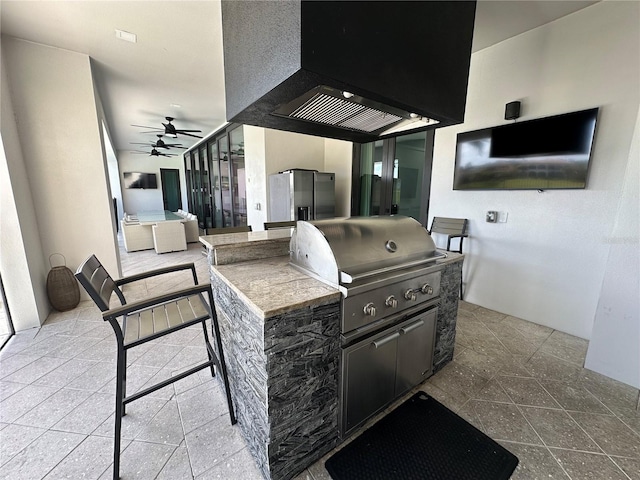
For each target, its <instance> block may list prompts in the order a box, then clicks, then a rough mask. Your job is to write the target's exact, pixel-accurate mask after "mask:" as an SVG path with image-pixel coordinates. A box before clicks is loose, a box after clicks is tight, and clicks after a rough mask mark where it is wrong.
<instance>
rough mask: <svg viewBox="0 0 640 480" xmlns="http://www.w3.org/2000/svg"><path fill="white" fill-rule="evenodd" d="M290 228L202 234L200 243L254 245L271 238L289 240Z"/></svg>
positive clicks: (205, 244) (208, 246)
mask: <svg viewBox="0 0 640 480" xmlns="http://www.w3.org/2000/svg"><path fill="white" fill-rule="evenodd" d="M292 230H293V229H291V228H277V229H273V230H265V231H262V232H247V233H223V234H219V235H202V236H201V237H200V243H202V244H203V245H204V246H205V247H207V248H216V247H220V246H225V245H234V246H241V245H255V244H258V243H260V242H271V241H273V240H282V241H287V242H288V241H289V239H290V238H291V231H292Z"/></svg>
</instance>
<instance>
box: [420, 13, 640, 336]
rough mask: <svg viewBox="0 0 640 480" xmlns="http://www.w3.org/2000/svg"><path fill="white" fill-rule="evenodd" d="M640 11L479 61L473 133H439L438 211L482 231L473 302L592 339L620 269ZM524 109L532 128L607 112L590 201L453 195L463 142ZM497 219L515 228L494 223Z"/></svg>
mask: <svg viewBox="0 0 640 480" xmlns="http://www.w3.org/2000/svg"><path fill="white" fill-rule="evenodd" d="M639 9H640V4H639V3H638V2H610V1H605V2H601V3H598V4H596V5H593V6H591V7H588V8H585V9H583V10H580V11H578V12H576V13H574V14H572V15H569V16H567V17H564V18H561V19H559V20H557V21H554V22H552V23H550V24H547V25H545V26H542V27H540V28H537V29H535V30H532V31H530V32H527V33H524V34H522V35H519V36H517V37H515V38H512V39H509V40H506V41H504V42H501V43H499V44H497V45H495V46H492V47H489V48H487V49H485V50H482V51H480V52H477V53H475V54H473V55H472V60H471V70H470V77H469V88H468V100H467V108H466V116H465V123H464V124H462V125H457V126H454V127H449V128H443V129H441V130H438V131H437V133H436V137H435V152H434V169H433V183H432V196H431V211H430V216H434V215H437V216H449V217H464V218H468V219H469V220H470V238H469V239H468V240H467V241H465V253H467V257H466V260H465V267H464V280H465V285H466V293H465V300H468V301H469V302H472V303H476V304H479V305H482V306H484V307H488V308H491V309H495V310H497V311H500V312H503V313H506V314H510V315H515V316H517V317H520V318H523V319H526V320H531V321H534V322H537V323H540V324H544V325H548V326H550V327H553V328H556V329H558V330H561V331H564V332H568V333H570V334H573V335H577V336H579V337H582V338H586V339H589V338H591V336H592V327H593V321H594V317H595V314H596V307H597V305H598V299H599V297H600V294H601V288H602V282H603V278H604V276H605V272H606V271H607V269H608V268H614V269H615V268H616V267H615V266H614V265H613V263H611V262H609V261H608V258H609V238H610V237H611V235H612V231H613V229H614V222H615V219H616V212H617V209H618V206H619V203H620V199H621V194H622V186H623V184H624V178H625V172H626V171H627V165H628V163H629V149H630V145H631V139H632V134H633V129H634V125H635V121H636V116H637V113H638V106H639V94H640V89H638V85H639V84H640V78H639V77H640V75H639V73H640V65H639V59H640V42H639V39H640V31H639V28H640V26H639V22H638V18H639V14H640V12H639ZM513 100H521V101H522V117H521V118H520V121H524V120H529V119H533V118H538V117H544V116H549V115H554V114H559V113H564V112H570V111H575V110H581V109H585V108H590V107H595V106H599V107H600V117H599V120H598V126H597V131H596V138H595V143H594V150H593V157H592V163H591V171H590V176H589V180H588V185H587V188H586V189H585V190H556V191H553V190H551V191H545V192H544V193H537V192H535V191H453V190H452V183H453V169H454V161H455V148H456V147H455V145H456V134H457V133H458V132H464V131H470V130H476V129H479V128H484V127H490V126H495V125H499V124H502V123H506V121H505V120H503V113H504V105H505V104H506V103H508V102H510V101H513ZM636 181H637V178H636ZM487 210H497V211H501V212H507V213H508V221H507V223H498V224H490V223H485V221H484V218H485V213H486V211H487ZM620 273H621V274H623V275H626V274H628V272H623V271H621V272H620ZM614 274H615V273H614Z"/></svg>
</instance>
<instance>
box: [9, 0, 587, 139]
mask: <svg viewBox="0 0 640 480" xmlns="http://www.w3.org/2000/svg"><path fill="white" fill-rule="evenodd" d="M593 3H596V2H594V1H573V0H572V1H526V0H522V1H519V0H510V1H493V0H480V1H479V2H478V6H477V10H476V25H475V31H474V40H473V50H474V51H477V50H480V49H482V48H486V47H488V46H490V45H494V44H496V43H498V42H500V41H502V40H505V39H507V38H510V37H513V36H515V35H518V34H520V33H522V32H525V31H527V30H531V29H532V28H535V27H538V26H540V25H543V24H545V23H548V22H550V21H553V20H555V19H557V18H560V17H562V16H565V15H567V14H570V13H572V12H575V11H577V10H580V9H581V8H584V7H586V6H589V5H591V4H593ZM0 15H1V23H0V29H1V31H2V34H3V35H10V36H14V37H18V38H22V39H25V40H30V41H33V42H37V43H42V44H45V45H50V46H54V47H58V48H63V49H66V50H72V51H75V52H80V53H84V54H86V55H89V56H90V57H91V59H92V61H93V63H94V67H95V68H94V74H95V80H96V84H97V85H98V90H99V92H100V96H101V98H102V102H103V104H104V108H105V114H106V116H107V121H108V123H109V128H110V130H111V133H112V136H113V138H112V140H113V142H114V147H115V149H116V150H131V149H136V148H137V147H136V146H134V145H131V143H130V142H147V141H148V142H153V141H155V140H157V138H156V137H155V136H154V135H152V134H143V133H141V132H145V131H148V130H145V129H141V128H136V127H132V126H131V125H132V124H137V125H148V126H157V127H160V128H162V125H161V123H162V122H166V120H164V117H166V116H171V117H174V118H175V119H176V120H175V121H174V122H173V123H174V125H175V126H176V127H177V128H185V129H200V130H202V132H203V135H207V134H208V133H211V132H212V131H214V130H215V129H216V128H217V127H219V126H220V125H222V124H223V123H224V122H225V101H224V74H223V59H222V28H221V14H220V1H219V0H204V1H202V0H200V1H189V0H171V1H143V0H139V1H116V0H107V1H104V0H82V1H52V0H46V1H45V0H36V1H25V0H1V1H0ZM115 29H120V30H124V31H127V32H131V33H135V34H136V35H137V43H135V44H133V43H129V42H125V41H123V40H119V39H117V38H116V36H115ZM247 68H250V67H249V66H248V67H247ZM176 105H179V106H176ZM159 133H161V132H159ZM197 140H198V139H195V138H190V137H180V139H179V141H180V142H181V143H182V144H183V145H185V146H190V145H192V144H193V143H195V142H196V141H197Z"/></svg>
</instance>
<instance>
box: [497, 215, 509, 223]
mask: <svg viewBox="0 0 640 480" xmlns="http://www.w3.org/2000/svg"><path fill="white" fill-rule="evenodd" d="M507 218H509V212H498V223H507Z"/></svg>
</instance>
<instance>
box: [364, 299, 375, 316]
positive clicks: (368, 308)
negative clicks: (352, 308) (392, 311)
mask: <svg viewBox="0 0 640 480" xmlns="http://www.w3.org/2000/svg"><path fill="white" fill-rule="evenodd" d="M362 310H363V311H364V314H365V315H369V316H371V317H375V316H376V307H374V306H373V302H369V303H367V304H366V305H365V306H364V308H363V309H362Z"/></svg>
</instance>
